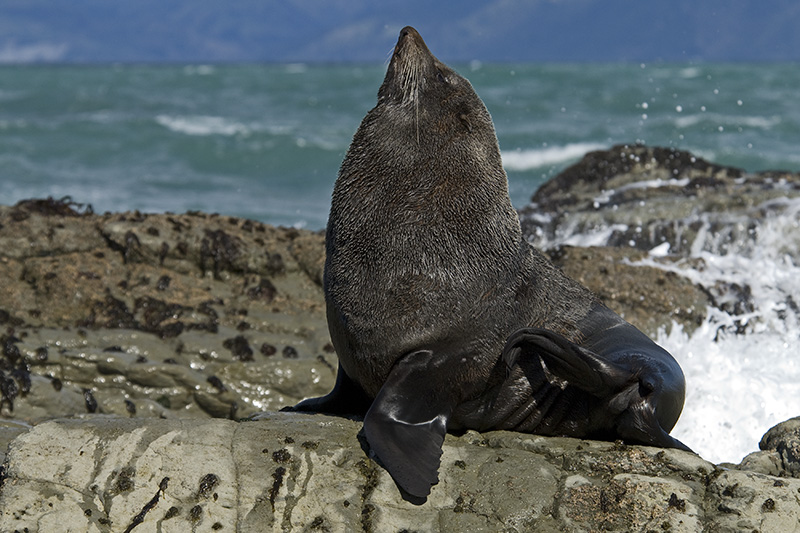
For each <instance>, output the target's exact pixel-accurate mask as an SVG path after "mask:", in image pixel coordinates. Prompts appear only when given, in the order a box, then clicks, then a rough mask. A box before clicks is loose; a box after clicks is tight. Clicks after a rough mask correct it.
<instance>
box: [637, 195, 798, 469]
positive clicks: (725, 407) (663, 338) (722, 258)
mask: <svg viewBox="0 0 800 533" xmlns="http://www.w3.org/2000/svg"><path fill="white" fill-rule="evenodd" d="M783 205H784V206H785V210H784V211H783V212H781V213H779V214H774V215H770V216H769V217H767V218H766V219H764V220H763V221H762V222H761V223H760V225H759V226H758V228H757V231H756V239H755V241H754V242H741V243H734V247H733V248H734V251H730V250H728V251H727V253H723V252H721V251H720V249H719V243H718V242H717V240H716V239H717V236H716V235H714V234H713V233H712V232H710V231H707V232H702V231H701V232H700V233H699V235H698V240H702V241H703V242H699V243H695V244H696V245H695V246H693V247H692V250H693V253H692V255H694V256H695V257H699V258H701V259H702V260H703V262H702V263H703V266H702V267H700V268H692V267H690V266H688V262H687V263H686V264H685V265H679V266H670V267H665V266H664V265H662V264H660V263H659V262H657V261H655V260H653V259H645V260H643V261H641V262H639V263H638V264H646V265H650V266H657V267H659V268H665V269H667V270H673V271H677V272H680V273H681V274H683V275H686V276H687V277H689V278H690V279H691V280H692V281H694V282H696V283H699V284H701V285H703V286H706V287H713V286H715V285H716V284H717V283H719V282H725V283H734V284H738V285H740V286H743V287H744V286H747V287H749V288H750V292H751V295H752V304H753V310H752V311H749V312H745V313H742V314H740V315H731V314H728V313H725V312H723V311H720V310H719V309H715V308H710V309H709V314H708V317H707V318H706V320H705V321H704V322H703V324H702V325H701V326H700V328H698V329H697V330H695V331H694V332H692V333H691V335H687V334H686V333H685V332H684V331H683V330H682V329H681V328H680V327H679V326H674V327H673V328H672V330H671V331H670V333H669V334H666V333H664V332H661V333H660V334H659V336H658V339H657V342H658V343H659V344H661V345H662V346H663V347H664V348H666V349H667V350H668V351H670V352H671V353H672V354H673V355H674V356H675V358H676V359H677V360H678V362H679V363H680V365H681V367H682V368H683V371H684V373H685V374H686V382H687V395H686V405H685V407H684V412H683V415H682V416H681V419H680V420H679V421H678V424H677V426H676V427H675V429H674V431H673V435H675V436H676V437H677V438H678V439H680V440H682V441H683V442H685V443H686V444H687V445H688V446H690V447H691V448H693V449H694V450H695V451H696V452H698V453H699V454H700V455H701V456H703V457H704V458H706V459H708V460H710V461H714V462H722V461H727V462H739V461H740V460H741V459H742V458H743V457H744V456H745V455H746V454H748V453H750V452H753V451H756V450H757V449H758V441H759V439H760V438H761V436H762V435H763V434H764V433H765V432H766V431H767V429H769V428H770V427H771V426H773V425H775V424H777V423H779V422H782V421H784V420H787V419H789V418H792V417H795V416H798V415H800V360H798V358H797V344H798V340H799V339H800V316H799V313H800V310H798V307H797V304H798V302H796V301H795V297H796V295H798V294H800V266H799V265H800V200H798V199H794V200H786V201H784V202H783ZM726 244H727V245H728V246H729V245H730V243H726ZM743 324H745V327H744V332H743V333H741V330H742V325H743ZM737 329H738V330H740V333H737V332H736V331H737Z"/></svg>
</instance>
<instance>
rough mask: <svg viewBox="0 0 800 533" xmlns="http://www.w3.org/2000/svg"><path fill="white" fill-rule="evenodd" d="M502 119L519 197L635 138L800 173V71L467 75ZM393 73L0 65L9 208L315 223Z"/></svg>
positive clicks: (0, 173) (574, 68)
mask: <svg viewBox="0 0 800 533" xmlns="http://www.w3.org/2000/svg"><path fill="white" fill-rule="evenodd" d="M456 68H457V70H459V71H460V72H461V73H462V74H463V75H465V76H466V77H468V78H469V79H470V80H471V82H472V83H473V85H474V86H475V89H476V90H477V92H478V94H479V95H480V96H481V97H482V98H483V100H484V102H485V103H486V105H487V107H488V108H489V111H490V112H491V114H492V116H493V118H494V121H495V125H496V128H497V134H498V138H499V141H500V147H501V150H502V152H503V157H504V162H505V166H506V169H507V171H508V175H509V182H510V190H511V195H512V200H513V202H514V204H515V205H516V206H517V207H520V206H522V205H524V204H525V203H526V202H527V200H528V199H529V198H530V196H531V194H532V193H533V192H534V191H535V189H536V188H537V186H538V185H539V184H540V183H541V182H542V181H543V180H545V179H547V178H548V177H550V176H552V175H553V174H555V173H557V172H558V171H559V170H561V169H562V168H564V167H565V166H566V165H568V164H570V163H571V162H574V161H575V160H577V159H578V158H580V157H581V156H582V155H583V154H584V153H585V152H587V151H589V150H594V149H598V148H603V147H610V146H611V145H613V144H618V143H631V142H636V141H641V142H645V143H647V144H650V145H663V146H675V147H678V148H682V149H687V150H691V151H693V152H694V153H696V154H697V155H700V156H702V157H705V158H708V159H710V160H712V161H714V162H717V163H722V164H730V165H736V166H740V167H743V168H745V169H747V170H763V169H771V168H776V169H788V170H799V169H800V150H798V147H800V98H797V94H796V92H797V89H796V88H797V87H798V86H800V69H798V68H797V67H796V66H795V65H704V64H685V65H665V64H642V65H610V64H609V65H604V64H585V65H510V64H500V65H498V64H492V65H489V64H480V63H472V64H465V65H456ZM384 70H385V65H380V64H376V65H336V66H331V65H304V64H290V65H169V66H160V65H159V66H148V65H107V66H69V65H49V66H48V65H36V66H2V67H0V201H2V203H4V204H10V203H14V202H16V201H17V200H20V199H22V198H29V197H43V196H48V195H50V196H54V197H62V196H67V195H68V196H71V197H72V198H73V199H74V200H75V201H77V202H81V203H89V204H92V206H93V207H94V209H95V211H98V212H102V211H123V210H131V209H139V210H142V211H148V212H163V211H172V212H184V211H187V210H204V211H209V212H219V213H223V214H228V215H238V216H243V217H249V218H253V219H257V220H261V221H264V222H269V223H273V224H282V225H293V226H300V227H307V228H311V229H319V228H322V227H324V225H325V221H326V218H327V211H328V202H329V197H330V192H331V190H332V187H333V182H334V180H335V178H336V173H337V171H338V168H339V164H340V163H341V160H342V158H343V156H344V153H345V150H346V149H347V146H348V145H349V143H350V139H351V137H352V135H353V133H354V132H355V130H356V128H357V127H358V124H359V122H360V120H361V118H362V117H363V116H364V114H365V113H366V112H367V111H368V110H369V109H370V108H371V107H372V106H373V105H374V104H375V100H376V93H377V90H378V87H379V85H380V83H381V81H382V78H383V74H384Z"/></svg>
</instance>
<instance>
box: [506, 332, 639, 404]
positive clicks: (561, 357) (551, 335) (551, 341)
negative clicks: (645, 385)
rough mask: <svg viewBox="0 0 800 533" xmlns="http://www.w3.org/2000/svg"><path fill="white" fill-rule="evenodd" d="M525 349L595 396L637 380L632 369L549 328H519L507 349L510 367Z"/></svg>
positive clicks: (507, 365)
mask: <svg viewBox="0 0 800 533" xmlns="http://www.w3.org/2000/svg"><path fill="white" fill-rule="evenodd" d="M523 350H524V351H526V352H528V351H532V352H533V353H534V354H535V355H538V356H539V357H541V358H542V359H543V360H544V362H545V365H547V368H548V369H549V370H550V371H551V372H552V373H553V374H555V375H556V376H558V377H559V378H561V379H564V380H566V381H567V382H569V383H570V384H572V385H574V386H575V387H577V388H579V389H581V390H584V391H586V392H588V393H590V394H593V395H595V396H608V395H610V394H613V393H615V392H618V391H619V389H620V388H622V387H624V386H625V385H627V384H630V383H634V382H635V381H636V376H635V375H633V374H632V373H631V370H630V369H629V368H627V367H625V366H622V365H619V364H617V363H614V362H611V361H606V360H604V359H602V358H601V357H600V356H599V355H597V354H596V353H594V352H593V351H591V350H587V349H586V348H583V347H581V346H578V345H577V344H575V343H574V342H570V341H569V340H567V339H566V338H564V337H562V336H561V335H559V334H558V333H556V332H554V331H550V330H547V329H541V328H522V329H519V330H517V331H515V332H514V333H513V334H512V335H511V336H510V337H509V338H508V340H507V341H506V346H505V348H503V361H504V362H505V364H506V367H507V368H509V369H510V368H511V367H513V366H514V365H515V364H516V363H517V360H518V359H519V357H520V356H521V355H522V352H523Z"/></svg>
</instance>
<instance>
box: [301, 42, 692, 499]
mask: <svg viewBox="0 0 800 533" xmlns="http://www.w3.org/2000/svg"><path fill="white" fill-rule="evenodd" d="M326 250H327V258H326V262H325V274H324V289H325V301H326V306H327V318H328V326H329V329H330V334H331V339H332V341H333V345H334V347H335V348H336V353H337V354H338V356H339V369H338V374H337V380H336V385H335V386H334V388H333V390H332V391H331V392H330V393H329V394H328V395H326V396H324V397H321V398H312V399H308V400H305V401H302V402H300V403H299V404H297V405H296V406H294V407H293V408H288V409H289V410H295V411H317V412H328V413H351V414H365V417H364V433H365V435H366V438H367V441H368V442H369V445H370V446H371V447H372V449H373V451H374V452H375V454H376V455H377V457H378V459H380V461H381V462H382V463H383V464H384V466H385V467H386V469H387V470H388V471H389V473H390V474H391V475H392V476H393V478H394V480H395V481H396V483H397V484H398V485H399V487H400V488H401V489H402V490H403V491H404V493H405V494H404V496H405V497H406V498H407V499H410V500H412V501H418V502H421V501H424V499H425V498H426V497H427V496H428V494H429V493H430V491H431V486H432V485H434V484H435V483H437V481H438V468H439V462H440V456H441V453H442V452H441V447H442V442H443V441H444V436H445V433H446V432H447V431H448V430H460V429H461V430H463V429H475V430H478V431H482V430H489V429H507V430H517V431H524V432H531V433H537V434H542V435H562V436H572V437H587V438H592V437H594V438H603V439H624V440H627V441H630V442H638V443H643V444H649V445H654V446H662V447H674V448H680V449H684V450H688V448H687V447H686V446H685V445H683V444H682V443H681V442H679V441H677V440H676V439H674V438H673V437H670V436H669V435H668V432H669V431H670V430H671V429H672V427H673V426H674V425H675V422H676V421H677V419H678V416H679V415H680V412H681V409H682V408H683V401H684V377H683V373H682V372H681V369H680V367H679V366H678V364H677V362H676V361H675V360H674V359H673V358H672V357H671V356H670V354H669V353H667V352H666V351H665V350H663V349H662V348H660V347H659V346H657V345H656V344H655V343H654V342H653V341H651V340H650V339H649V338H647V337H646V336H645V335H644V334H643V333H641V332H640V331H639V330H637V329H636V328H635V327H633V326H632V325H630V324H628V323H627V322H625V321H624V320H623V319H622V318H620V317H619V316H617V315H616V314H615V313H613V312H612V311H611V310H609V309H608V308H607V307H606V306H604V305H603V304H602V303H601V302H599V301H598V300H597V298H596V297H595V296H594V295H593V294H592V293H591V292H590V291H589V290H588V289H586V288H584V287H583V286H581V285H580V284H579V283H577V282H575V281H573V280H572V279H570V278H568V277H567V276H566V275H564V274H563V273H562V272H561V271H559V270H558V269H557V268H555V267H554V266H553V265H552V264H551V263H550V262H549V261H548V260H546V259H545V258H544V256H543V255H542V254H541V253H540V252H539V251H537V250H536V249H535V248H534V247H533V246H531V245H530V244H529V243H528V242H527V241H525V239H524V238H523V236H522V232H521V230H520V224H519V219H518V217H517V214H516V212H515V211H514V209H513V207H512V206H511V201H510V199H509V196H508V182H507V178H506V173H505V171H504V170H503V166H502V162H501V159H500V150H499V147H498V143H497V137H496V135H495V131H494V125H493V124H492V120H491V117H490V116H489V112H488V111H487V110H486V107H485V106H484V105H483V102H482V101H481V100H480V98H479V97H478V95H477V94H476V93H475V91H474V90H473V88H472V86H471V85H470V83H469V82H468V81H467V80H466V79H465V78H463V77H461V76H460V75H458V74H457V73H456V72H455V71H453V70H452V69H450V68H449V67H448V66H447V65H445V64H444V63H442V62H441V61H439V60H438V59H436V57H434V56H433V55H432V54H431V52H430V51H429V50H428V48H427V46H426V45H425V43H424V41H423V40H422V37H421V36H420V35H419V33H417V31H416V30H415V29H413V28H411V27H407V28H404V29H403V30H402V31H401V32H400V37H399V39H398V41H397V45H396V46H395V49H394V53H393V55H392V59H391V61H390V63H389V67H388V70H387V72H386V77H385V79H384V81H383V84H382V85H381V87H380V90H379V91H378V103H377V105H376V106H375V108H373V109H372V110H371V111H369V113H367V115H366V117H365V118H364V120H363V121H362V123H361V126H360V127H359V128H358V131H357V132H356V134H355V136H354V137H353V142H352V144H351V145H350V148H349V150H348V152H347V155H346V156H345V159H344V162H343V163H342V166H341V170H340V172H339V176H338V179H337V180H336V184H335V186H334V191H333V197H332V202H331V211H330V217H329V219H328V227H327V241H326Z"/></svg>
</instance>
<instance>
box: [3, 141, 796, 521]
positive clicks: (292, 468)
mask: <svg viewBox="0 0 800 533" xmlns="http://www.w3.org/2000/svg"><path fill="white" fill-rule="evenodd" d="M797 183H800V180H798V178H797V176H793V175H788V174H783V173H762V174H758V175H749V174H746V173H743V172H741V171H738V170H736V169H729V168H724V167H720V166H717V165H713V164H710V163H706V162H704V161H702V160H699V159H697V158H694V157H693V156H691V154H686V153H683V152H675V151H671V150H665V149H651V148H645V147H617V148H614V149H612V150H609V151H606V152H595V153H592V154H589V155H587V157H586V158H585V159H584V160H583V161H581V162H580V163H578V164H577V165H576V166H574V167H572V168H571V169H568V170H567V171H565V173H564V174H562V175H560V176H558V177H556V178H555V179H554V180H553V181H552V182H550V183H548V184H547V185H545V186H544V187H542V189H541V190H540V191H539V192H537V194H536V196H534V201H535V202H536V203H535V204H534V205H532V206H530V207H528V208H526V209H523V210H522V212H521V220H522V223H523V227H524V228H525V231H526V234H527V235H528V237H529V239H530V240H531V241H532V242H534V243H535V244H537V245H539V246H540V247H542V248H543V249H544V250H545V252H546V253H547V254H548V255H549V256H550V257H551V258H552V260H553V261H554V263H556V264H557V265H558V266H559V267H560V268H562V269H564V271H565V272H567V273H568V274H569V275H570V276H572V277H574V278H576V279H578V280H579V281H581V282H582V283H584V284H585V285H587V286H588V287H590V288H591V289H592V290H594V291H595V292H597V293H598V294H599V295H600V297H601V298H602V299H603V300H604V301H606V303H607V304H608V305H609V306H610V307H612V308H613V309H614V310H616V311H617V312H619V313H620V314H622V315H623V316H624V317H625V318H626V319H627V320H629V321H631V322H632V323H633V324H635V325H637V326H638V327H640V328H641V329H642V330H644V331H645V332H647V333H649V334H651V335H652V334H654V333H655V332H656V331H657V330H658V329H659V328H664V327H669V325H670V324H671V323H672V320H673V319H675V320H676V321H678V323H680V324H681V325H682V326H683V327H684V329H685V330H689V331H690V330H691V329H692V328H693V327H696V325H697V324H699V323H700V322H702V320H703V318H704V316H705V312H706V309H707V306H717V307H720V308H724V306H740V307H741V308H742V309H744V310H746V308H747V305H748V288H747V287H746V286H741V287H726V286H720V287H710V288H709V287H700V286H697V285H695V284H694V283H693V282H692V281H690V280H689V279H687V278H685V277H682V276H681V275H679V274H676V273H673V272H670V271H669V268H667V269H665V268H658V266H659V263H661V264H665V265H670V264H674V263H676V262H681V261H693V260H696V259H691V258H689V257H688V256H689V254H688V252H687V250H689V249H690V248H691V246H696V245H697V244H695V243H698V242H703V243H705V244H703V245H704V246H705V245H708V246H716V244H715V242H717V243H718V244H719V246H724V245H725V244H724V242H727V241H725V239H724V238H720V239H719V240H718V241H714V239H706V240H703V239H698V238H697V235H698V234H702V232H706V233H707V234H709V235H711V234H714V233H713V232H714V231H717V232H720V234H721V235H723V236H724V235H728V236H731V235H734V234H736V235H738V236H747V235H748V234H749V233H748V232H749V231H750V230H751V229H752V228H748V227H746V226H742V225H741V223H740V221H741V216H740V215H741V214H742V213H745V214H747V215H748V216H753V217H758V216H767V215H768V214H769V212H770V210H778V209H781V208H782V207H781V205H782V204H781V198H782V197H783V198H785V197H789V196H792V195H797V194H800V193H798V190H800V187H798V186H797V185H796V184H797ZM781 195H783V196H781ZM726 198H727V199H726ZM642 203H643V205H642ZM615 206H616V207H615ZM731 213H734V214H735V215H736V216H734V215H732V214H731ZM726 217H727V218H726ZM726 220H727V222H726ZM670 221H672V222H670ZM726 224H727V225H726ZM577 226H580V227H581V228H582V231H583V232H584V233H588V234H592V230H593V228H594V229H596V230H597V231H596V232H595V238H594V241H593V242H591V243H588V244H594V245H592V246H586V244H587V243H586V242H581V243H574V242H571V241H570V240H569V239H568V238H566V237H565V236H566V235H571V234H572V233H570V232H569V231H566V230H565V229H564V228H568V227H573V228H574V227H577ZM323 241H324V236H323V235H322V233H321V232H310V231H303V230H296V229H291V228H275V227H271V226H267V225H264V224H261V223H258V222H253V221H249V220H243V219H238V218H232V217H225V216H219V215H211V214H204V213H187V214H183V215H175V214H158V215H148V214H142V213H138V212H133V213H112V214H97V213H93V212H92V210H91V208H89V207H87V206H82V205H80V204H77V203H74V202H72V201H71V200H69V199H65V200H53V199H44V200H30V201H24V202H20V203H19V204H17V205H15V206H5V207H3V206H0V417H1V418H0V457H2V454H3V453H5V451H6V450H8V451H7V453H6V455H5V459H6V462H5V464H4V466H3V468H2V471H0V513H2V514H0V530H2V531H5V530H9V531H13V530H20V531H22V530H25V529H26V528H27V530H28V531H37V530H38V531H52V530H62V529H64V524H69V527H72V528H73V530H75V531H132V530H135V531H156V530H160V531H186V530H194V531H220V530H221V531H226V530H237V531H261V530H275V531H278V530H280V531H295V530H296V531H316V530H319V531H345V530H352V529H360V530H363V531H384V530H397V531H399V530H404V529H405V530H409V531H412V530H420V531H423V530H424V531H466V530H470V531H498V530H505V531H556V530H582V531H600V530H639V531H650V530H656V531H662V530H669V531H697V530H713V531H741V530H748V531H749V530H756V531H783V530H786V531H791V530H794V529H796V528H797V527H798V524H800V503H799V502H800V485H799V484H798V483H800V481H798V480H797V479H796V478H797V477H798V457H800V453H798V433H797V420H796V419H795V420H793V421H788V422H786V423H784V424H782V425H780V426H778V427H777V428H773V430H770V432H769V433H768V434H767V435H765V437H764V440H763V441H762V443H761V448H762V451H760V452H755V453H754V454H751V455H750V456H748V457H747V458H745V460H744V461H743V462H742V464H741V465H736V466H734V465H720V466H715V465H712V464H710V463H707V462H706V461H703V460H702V459H701V458H699V457H697V456H694V455H692V454H687V453H683V452H677V451H674V450H659V449H653V448H645V447H637V446H624V445H621V444H615V443H600V442H590V441H579V440H573V439H553V438H544V437H538V436H533V435H523V434H515V433H506V432H492V433H485V434H478V433H474V432H468V433H467V434H465V435H462V436H453V435H448V437H447V439H446V441H445V446H444V455H443V458H442V469H441V482H440V483H439V485H437V486H436V487H434V491H433V493H432V495H431V497H430V499H429V500H428V502H427V503H425V504H424V505H422V506H420V507H414V506H411V505H410V504H408V503H407V502H405V501H403V500H402V499H401V498H400V495H399V493H398V491H397V489H396V487H395V486H394V484H393V482H392V481H391V479H390V478H389V476H388V475H387V474H386V472H385V470H383V469H382V468H381V467H380V466H379V465H378V464H376V463H375V462H374V461H373V460H372V459H371V458H370V457H369V454H368V451H367V450H368V447H367V445H366V444H365V441H364V439H363V437H362V436H360V434H359V430H360V428H361V424H360V422H359V421H352V420H348V419H344V418H332V417H326V416H321V415H301V414H294V413H277V412H275V411H277V410H278V409H279V408H280V407H282V406H284V405H290V404H293V403H295V402H297V401H299V400H300V399H302V398H303V397H307V396H316V395H321V394H324V393H326V392H328V391H329V390H330V389H331V388H332V386H333V382H334V378H335V370H336V366H337V364H338V362H337V359H336V354H335V353H334V351H333V348H332V346H331V343H330V339H329V336H328V332H327V326H326V323H325V313H324V300H323V294H322V288H321V281H322V270H323V263H324V242H323ZM745 241H746V239H745ZM665 243H668V246H669V248H668V250H667V248H666V247H665ZM575 244H581V246H575ZM659 247H660V248H659ZM654 248H656V249H658V250H660V251H659V252H658V253H654V252H653V249H654ZM665 250H667V251H668V252H669V253H667V254H665V253H663V252H664V251H665ZM260 412H265V413H266V414H262V415H257V413H260ZM66 417H69V419H66ZM251 417H255V418H257V419H256V420H247V421H241V420H243V419H249V418H251ZM53 528H55V529H53Z"/></svg>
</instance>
